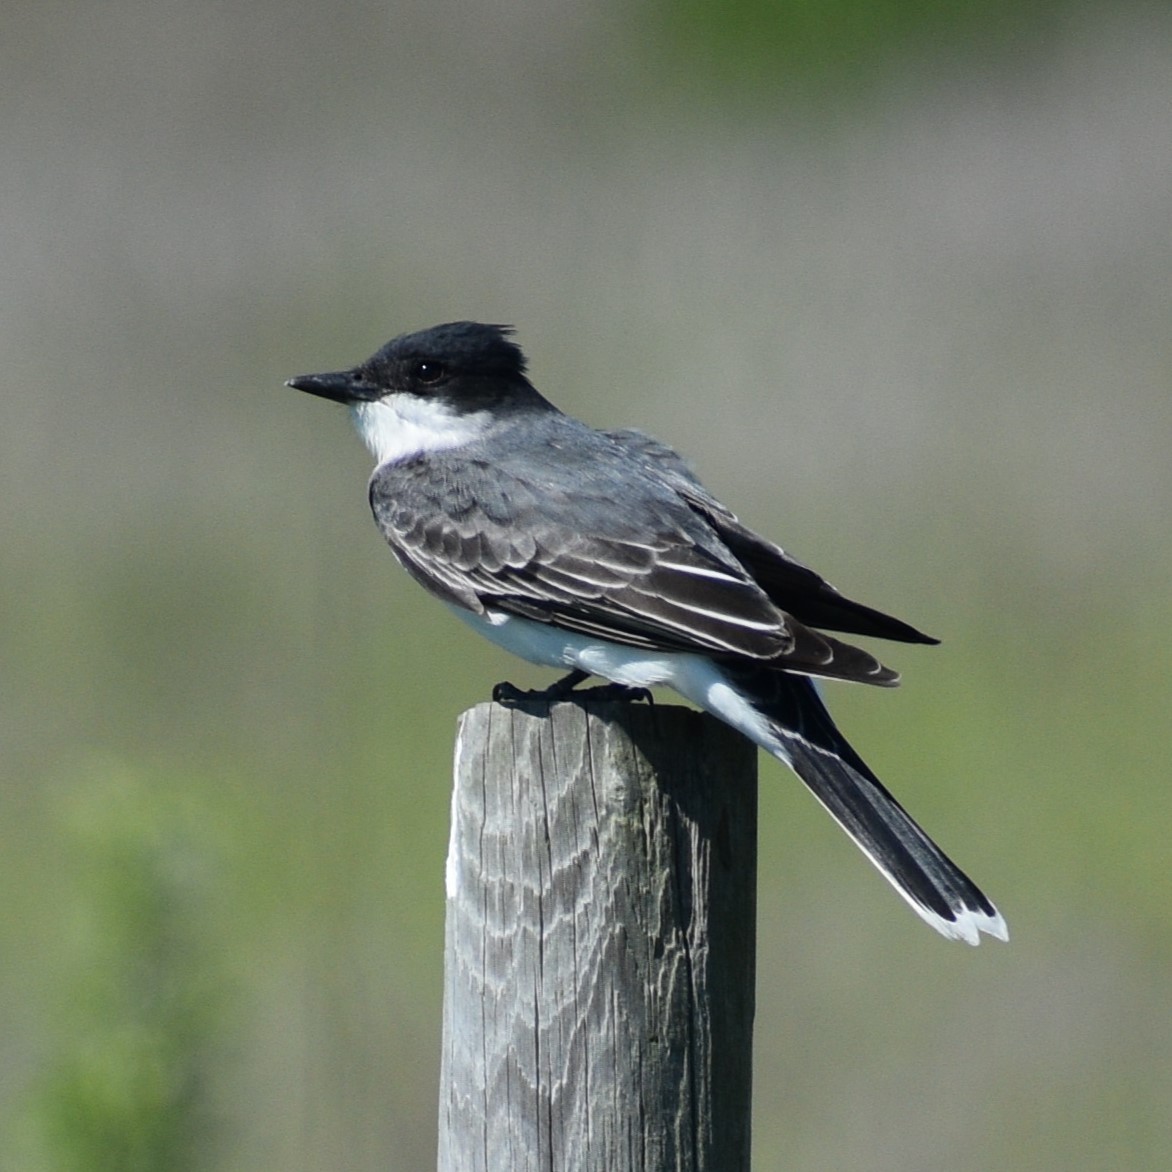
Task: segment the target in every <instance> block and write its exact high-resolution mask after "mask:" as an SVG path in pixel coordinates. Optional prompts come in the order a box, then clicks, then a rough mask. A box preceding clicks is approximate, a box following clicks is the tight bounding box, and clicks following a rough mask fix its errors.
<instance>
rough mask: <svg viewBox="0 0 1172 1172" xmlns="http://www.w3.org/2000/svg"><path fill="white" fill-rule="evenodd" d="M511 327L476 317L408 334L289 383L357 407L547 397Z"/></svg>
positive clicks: (469, 404) (477, 406)
mask: <svg viewBox="0 0 1172 1172" xmlns="http://www.w3.org/2000/svg"><path fill="white" fill-rule="evenodd" d="M512 332H513V330H512V327H511V326H494V325H483V324H481V323H480V322H474V321H457V322H448V323H447V324H446V325H442V326H432V327H431V328H430V329H426V330H419V331H418V332H417V333H414V334H402V335H400V336H399V337H398V338H395V339H393V340H392V341H390V342H388V343H387V344H386V345H385V346H384V347H383V348H382V349H381V350H379V351H378V352H377V353H376V354H375V355H373V357H371V358H368V359H367V360H366V361H365V362H363V363H362V364H361V365H359V366H356V367H354V368H352V369H351V370H341V371H336V372H334V373H331V374H305V375H299V376H298V377H297V378H291V379H290V380H289V382H288V384H287V385H288V386H291V387H295V388H296V389H297V390H299V391H308V392H309V393H310V394H313V395H320V396H322V397H323V398H326V399H333V400H335V401H336V402H339V403H347V404H350V405H351V406H353V405H357V404H360V403H371V402H376V401H378V400H382V399H386V398H388V396H393V395H399V394H406V395H410V396H416V397H418V398H421V399H431V400H436V401H442V402H443V403H444V404H445V405H446V406H447V407H449V408H450V409H451V410H454V411H458V412H463V411H477V410H483V409H484V408H486V407H487V408H491V407H494V406H504V405H506V404H510V403H516V404H534V403H542V402H544V400H543V399H542V398H541V396H540V395H538V394H537V392H536V391H535V390H534V389H533V387H532V386H531V385H530V384H529V381H528V379H526V377H525V365H526V364H525V355H524V354H523V353H522V352H521V348H520V347H519V346H518V345H517V344H516V343H515V342H512V341H510V340H509V337H510V335H511V334H512Z"/></svg>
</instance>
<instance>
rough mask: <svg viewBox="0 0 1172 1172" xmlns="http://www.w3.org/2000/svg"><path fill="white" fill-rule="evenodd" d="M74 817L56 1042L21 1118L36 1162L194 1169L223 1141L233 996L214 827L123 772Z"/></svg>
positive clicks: (98, 1168) (90, 795) (102, 781)
mask: <svg viewBox="0 0 1172 1172" xmlns="http://www.w3.org/2000/svg"><path fill="white" fill-rule="evenodd" d="M104 772H106V773H107V776H105V777H104V778H96V779H95V778H90V779H88V782H89V784H87V785H86V787H85V789H84V790H82V791H81V792H79V793H77V794H76V795H75V798H74V801H73V802H72V804H71V808H70V810H69V815H70V817H69V819H68V821H69V826H68V828H67V831H66V833H67V836H68V841H69V845H70V848H71V850H72V851H73V852H76V855H75V859H76V863H77V866H76V868H75V870H74V871H73V874H72V881H71V883H70V885H69V886H70V890H69V893H68V894H69V899H70V903H71V906H70V908H69V911H68V914H67V915H66V916H65V917H64V918H63V927H65V928H66V929H67V930H68V933H69V938H68V941H67V943H66V945H65V947H64V949H63V971H62V972H59V973H57V974H55V975H54V986H53V988H52V989H51V990H50V997H51V999H52V1002H53V1003H54V1004H53V1005H52V1013H53V1016H54V1018H55V1019H56V1021H55V1027H54V1029H53V1035H54V1043H53V1046H52V1048H51V1052H50V1054H49V1055H48V1056H47V1058H46V1060H45V1063H44V1072H43V1074H42V1076H41V1077H40V1078H39V1079H38V1080H37V1086H36V1089H35V1090H34V1091H33V1092H32V1096H31V1099H30V1101H29V1102H28V1104H27V1107H26V1114H25V1118H24V1119H23V1120H22V1121H21V1124H20V1128H19V1130H20V1132H21V1133H22V1134H23V1135H24V1137H25V1139H26V1140H27V1142H28V1146H29V1149H30V1150H29V1151H28V1152H26V1153H25V1156H26V1159H28V1160H29V1161H30V1162H31V1163H32V1164H33V1166H40V1167H44V1168H47V1169H48V1168H51V1169H54V1170H55V1172H74V1170H76V1172H192V1170H194V1169H197V1168H199V1167H203V1166H205V1165H206V1162H207V1155H208V1147H209V1141H210V1139H211V1136H212V1134H213V1128H212V1126H211V1120H210V1119H209V1117H208V1113H207V1099H206V1086H205V1069H206V1064H207V1062H208V1059H209V1056H210V1052H211V1050H212V1049H213V1047H214V1045H215V1041H216V1037H217V1030H218V1022H219V1017H218V1015H219V1013H220V1012H221V1009H222V1005H221V991H220V990H219V989H218V988H217V986H216V982H215V980H214V978H213V977H212V972H213V971H214V967H215V966H214V964H213V962H212V960H211V957H210V947H209V946H210V943H211V937H210V936H209V934H208V931H207V924H206V922H205V921H206V916H207V910H208V909H207V902H208V891H207V886H208V883H209V882H210V881H211V870H210V868H211V863H212V854H211V852H209V844H208V842H207V834H206V831H205V830H204V829H203V828H202V827H200V826H199V825H198V824H197V821H196V820H193V818H192V817H191V812H190V811H184V810H182V809H180V808H178V806H177V805H176V804H175V803H174V802H173V801H171V800H169V799H168V797H167V796H166V795H164V794H162V793H160V792H159V790H158V788H157V786H152V784H151V783H150V782H149V781H147V780H145V779H138V778H134V777H131V776H129V775H127V774H126V773H125V772H124V771H122V770H119V769H113V770H108V771H104Z"/></svg>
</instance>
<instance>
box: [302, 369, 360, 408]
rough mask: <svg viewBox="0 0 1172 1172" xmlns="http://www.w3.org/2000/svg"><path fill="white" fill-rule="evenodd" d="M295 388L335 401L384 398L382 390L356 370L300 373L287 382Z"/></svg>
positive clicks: (351, 401)
mask: <svg viewBox="0 0 1172 1172" xmlns="http://www.w3.org/2000/svg"><path fill="white" fill-rule="evenodd" d="M285 386H287V387H293V388H294V390H298V391H308V392H309V394H311V395H318V396H320V397H321V398H323V399H332V400H333V401H334V402H335V403H369V402H371V401H372V400H374V399H380V398H382V392H381V391H380V390H379V388H378V387H376V386H374V384H373V383H369V382H367V381H366V380H365V379H364V378H363V377H362V376H361V375H360V374H359V373H358V371H356V370H337V371H333V372H332V373H330V374H299V375H298V376H297V377H296V378H291V379H289V380H288V382H286V383H285Z"/></svg>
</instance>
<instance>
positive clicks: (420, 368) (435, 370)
mask: <svg viewBox="0 0 1172 1172" xmlns="http://www.w3.org/2000/svg"><path fill="white" fill-rule="evenodd" d="M446 373H447V372H446V371H445V370H444V364H443V363H442V362H436V361H435V360H434V359H430V358H427V359H423V358H421V359H420V360H419V361H418V362H416V363H415V364H414V365H413V366H412V367H411V376H412V378H414V379H415V381H416V382H417V383H425V384H426V383H438V382H439V381H440V379H441V378H443V377H444V375H445V374H446Z"/></svg>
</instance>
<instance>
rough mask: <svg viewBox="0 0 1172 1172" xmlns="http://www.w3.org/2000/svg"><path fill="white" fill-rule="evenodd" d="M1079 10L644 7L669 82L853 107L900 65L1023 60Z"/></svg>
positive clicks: (909, 4) (814, 2)
mask: <svg viewBox="0 0 1172 1172" xmlns="http://www.w3.org/2000/svg"><path fill="white" fill-rule="evenodd" d="M1068 8H1069V4H1066V3H1063V2H1061V0H1043V2H1042V3H1039V4H1030V5H1022V4H1015V3H1013V2H1012V0H993V2H992V3H987V4H953V3H938V2H933V0H731V2H730V3H721V2H717V0H657V2H653V3H651V4H650V5H648V6H647V7H646V8H645V9H644V17H643V20H644V22H645V24H644V31H645V34H646V39H647V42H648V54H649V57H650V59H651V60H652V61H655V62H656V63H657V65H658V67H659V69H660V71H661V74H662V76H663V77H664V78H665V79H668V80H669V84H672V85H681V86H683V87H684V88H685V89H688V88H692V87H698V88H701V89H704V90H706V91H707V92H708V93H709V94H710V95H711V96H712V97H714V98H715V99H716V100H717V101H734V102H735V101H737V100H739V99H744V98H752V97H757V98H762V99H768V98H770V97H772V96H779V95H784V96H786V97H787V98H795V97H796V98H801V97H806V98H809V99H814V100H817V101H826V100H828V99H846V100H850V99H852V98H854V97H857V96H859V95H860V94H861V93H866V92H867V91H869V89H870V87H871V85H872V84H873V83H874V82H875V81H876V80H877V79H879V78H880V77H882V76H884V74H885V73H888V72H889V71H890V69H891V67H892V65H893V63H903V64H904V65H905V66H906V65H907V64H909V63H911V62H914V61H916V60H917V59H921V60H926V59H934V60H936V61H937V62H940V61H942V60H947V59H949V58H956V59H960V58H962V57H963V58H965V59H969V60H971V59H972V58H973V57H974V56H976V55H980V54H983V53H988V54H999V53H1000V54H1003V53H1005V52H1006V51H1007V50H1008V51H1012V52H1015V53H1016V52H1020V50H1021V49H1022V47H1023V46H1024V45H1026V44H1030V43H1033V42H1035V41H1037V40H1039V39H1040V38H1041V36H1042V34H1043V33H1045V32H1047V31H1049V30H1050V29H1051V27H1052V22H1053V20H1054V18H1055V16H1056V15H1057V14H1058V13H1060V12H1061V11H1063V10H1066V9H1068Z"/></svg>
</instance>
